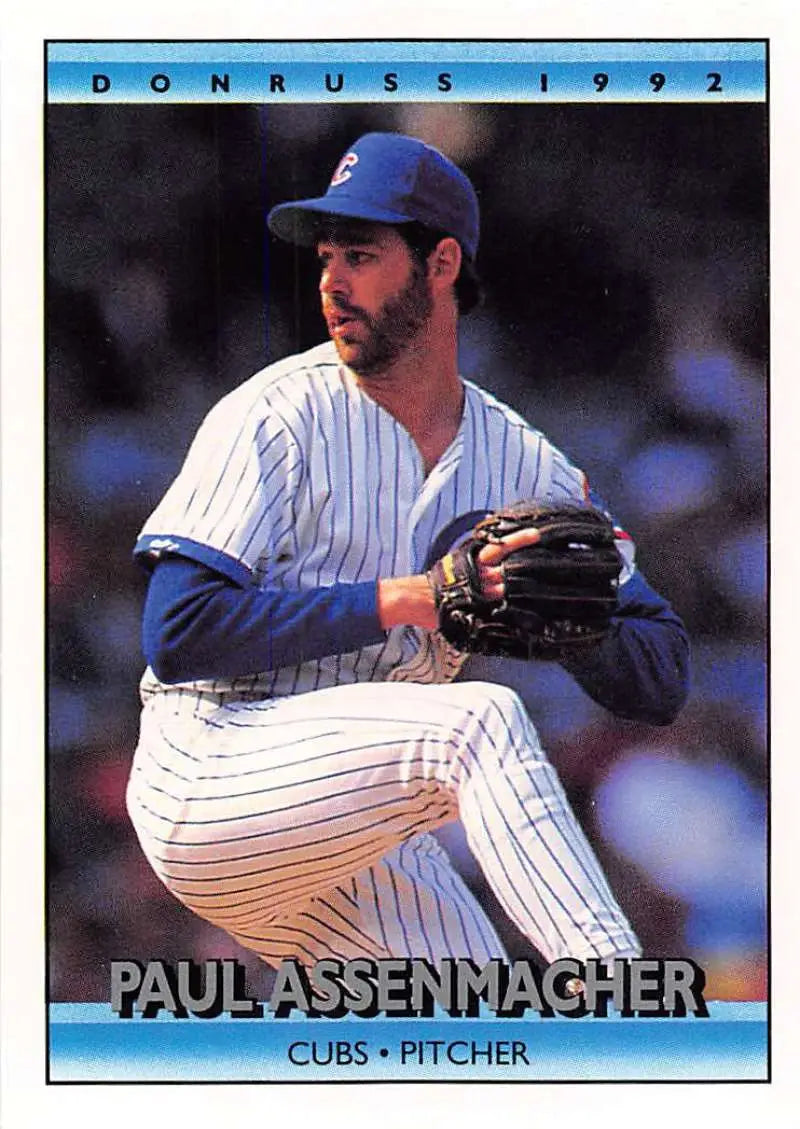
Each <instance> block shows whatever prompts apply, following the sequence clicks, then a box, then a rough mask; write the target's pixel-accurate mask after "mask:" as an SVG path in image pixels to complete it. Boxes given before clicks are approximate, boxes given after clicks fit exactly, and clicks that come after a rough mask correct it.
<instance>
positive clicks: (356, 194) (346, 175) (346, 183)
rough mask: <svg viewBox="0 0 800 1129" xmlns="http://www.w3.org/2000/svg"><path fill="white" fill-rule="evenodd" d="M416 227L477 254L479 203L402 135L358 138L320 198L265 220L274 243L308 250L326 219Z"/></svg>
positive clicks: (461, 178)
mask: <svg viewBox="0 0 800 1129" xmlns="http://www.w3.org/2000/svg"><path fill="white" fill-rule="evenodd" d="M332 216H334V217H335V216H339V217H342V218H344V219H355V220H369V221H372V222H375V223H390V224H404V223H419V224H422V226H423V227H427V228H430V229H431V230H433V231H441V232H444V233H445V234H446V235H451V236H453V238H454V239H457V240H458V242H459V243H460V244H461V249H462V251H463V253H464V254H465V255H466V257H467V258H468V259H474V258H475V254H476V252H477V250H478V230H479V212H478V197H477V196H476V195H475V189H474V188H473V187H472V184H471V182H470V180H469V178H468V177H467V176H466V175H465V174H464V173H463V172H462V171H461V169H459V168H458V167H457V166H456V165H454V164H453V162H452V161H450V160H448V158H447V157H445V156H444V155H443V154H442V153H440V152H439V150H438V149H434V148H433V146H431V145H426V144H425V143H424V142H422V141H419V140H418V139H417V138H416V137H405V136H404V135H403V134H401V133H365V134H364V136H363V137H361V138H359V140H358V141H356V143H355V144H354V145H353V146H351V148H350V149H348V150H347V152H346V153H345V154H344V156H343V157H342V159H341V160H340V161H339V164H338V165H337V166H336V168H335V170H334V173H333V176H332V178H331V182H330V184H329V185H328V190H327V192H326V193H325V195H324V196H318V197H315V198H314V199H310V200H295V201H291V202H289V203H287V204H278V205H277V207H275V208H273V209H272V210H271V211H270V213H269V215H268V216H267V223H268V224H269V228H270V230H271V231H272V232H274V234H275V235H277V236H278V237H279V238H280V239H285V240H287V241H288V242H289V243H299V244H301V245H303V246H313V245H314V243H316V242H317V239H318V238H319V235H320V228H321V225H322V223H323V221H324V220H325V218H326V217H327V218H330V217H332Z"/></svg>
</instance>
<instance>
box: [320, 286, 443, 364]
mask: <svg viewBox="0 0 800 1129" xmlns="http://www.w3.org/2000/svg"><path fill="white" fill-rule="evenodd" d="M432 309H433V299H432V298H431V293H430V288H429V286H428V279H427V276H426V274H425V272H424V271H423V270H422V269H421V268H420V267H418V266H417V265H416V264H415V265H414V267H413V268H412V271H411V277H410V278H409V280H408V282H407V283H406V285H405V286H404V288H403V289H402V290H401V291H400V292H399V293H397V294H395V295H394V296H393V297H392V298H387V300H386V301H385V302H384V304H383V306H382V307H381V309H380V310H378V312H377V313H375V314H368V313H366V311H364V310H362V309H360V308H359V307H357V306H348V307H345V308H344V309H343V310H342V312H343V313H347V314H349V315H350V316H352V317H354V318H356V319H358V321H359V322H360V330H361V332H360V334H359V336H358V337H357V338H355V337H352V336H347V334H344V335H341V336H340V335H337V336H335V337H334V344H335V346H336V351H337V353H338V354H339V358H340V360H341V361H342V362H343V363H344V364H346V365H347V367H348V368H349V369H351V370H352V371H353V372H354V373H356V374H357V375H358V376H375V375H377V374H379V373H382V372H385V371H386V370H387V369H388V368H390V367H391V365H392V364H393V362H394V361H396V360H397V358H398V357H400V356H402V354H403V353H405V352H406V351H407V350H408V348H409V347H410V345H411V342H412V341H413V340H414V338H415V337H416V335H417V334H418V333H419V330H420V329H421V328H422V326H423V325H424V324H425V322H426V321H427V320H428V318H429V317H430V315H431V310H432Z"/></svg>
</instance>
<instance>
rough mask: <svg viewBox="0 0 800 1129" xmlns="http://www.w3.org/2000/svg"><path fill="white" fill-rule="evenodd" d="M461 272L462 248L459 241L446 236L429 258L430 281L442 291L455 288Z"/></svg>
mask: <svg viewBox="0 0 800 1129" xmlns="http://www.w3.org/2000/svg"><path fill="white" fill-rule="evenodd" d="M460 270H461V246H460V244H459V242H458V240H457V239H453V237H452V236H450V235H448V236H445V238H444V239H440V240H439V242H438V243H437V244H436V246H435V247H434V249H433V250H432V251H431V253H430V255H429V256H428V279H429V281H430V284H431V285H432V286H433V287H435V288H441V289H442V290H444V289H446V288H447V287H450V286H453V285H454V283H455V281H456V279H457V278H458V274H459V271H460Z"/></svg>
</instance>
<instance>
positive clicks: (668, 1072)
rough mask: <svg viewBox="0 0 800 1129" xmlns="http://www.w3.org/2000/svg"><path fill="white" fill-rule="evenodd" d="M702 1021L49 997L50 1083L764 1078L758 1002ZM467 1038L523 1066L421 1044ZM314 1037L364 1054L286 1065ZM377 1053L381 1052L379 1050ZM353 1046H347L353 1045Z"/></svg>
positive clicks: (715, 1007) (763, 1027) (720, 1010)
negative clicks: (120, 1008)
mask: <svg viewBox="0 0 800 1129" xmlns="http://www.w3.org/2000/svg"><path fill="white" fill-rule="evenodd" d="M709 1012H710V1017H709V1018H708V1019H697V1018H694V1017H687V1018H686V1019H670V1018H664V1019H623V1018H622V1017H620V1016H618V1015H615V1016H609V1018H607V1019H592V1018H590V1017H587V1018H586V1019H583V1020H568V1019H564V1018H561V1017H559V1018H554V1019H542V1018H541V1017H540V1016H539V1015H538V1014H536V1013H534V1014H533V1017H532V1018H531V1019H525V1020H516V1019H515V1020H508V1019H497V1018H496V1017H492V1018H489V1019H479V1020H478V1019H476V1020H470V1019H449V1018H443V1017H437V1018H435V1019H413V1020H408V1019H394V1020H392V1019H372V1020H362V1019H358V1018H355V1017H352V1016H351V1017H348V1018H347V1019H342V1020H332V1021H331V1020H308V1019H305V1018H303V1019H290V1020H276V1019H273V1018H272V1017H270V1016H267V1017H265V1018H264V1019H231V1018H230V1017H229V1016H226V1017H219V1018H218V1019H209V1020H202V1019H187V1020H176V1019H172V1018H171V1017H164V1016H163V1014H162V1016H161V1017H160V1018H159V1019H157V1020H143V1019H141V1018H136V1019H132V1020H120V1019H118V1018H116V1017H114V1016H112V1013H111V1011H110V1008H109V1007H108V1005H105V1004H96V1005H80V1004H79V1005H69V1004H60V1005H52V1006H51V1009H50V1018H51V1022H50V1078H51V1081H53V1082H60V1081H64V1082H66V1081H71V1082H117V1081H119V1082H131V1081H152V1082H169V1081H191V1082H198V1081H208V1082H219V1081H241V1082H248V1081H249V1082H252V1081H264V1082H269V1081H292V1082H312V1081H326V1082H330V1081H339V1082H356V1081H390V1080H392V1081H398V1080H402V1081H417V1082H419V1081H428V1082H430V1081H462V1082H463V1081H468V1080H471V1081H491V1082H500V1081H511V1080H513V1081H527V1082H534V1081H571V1082H572V1081H607V1080H613V1081H636V1080H647V1081H687V1082H688V1081H759V1080H762V1081H763V1080H765V1079H766V1077H767V1022H766V1005H764V1004H757V1003H756V1004H720V1003H710V1004H709ZM435 1040H442V1041H443V1042H444V1043H446V1044H451V1043H456V1044H459V1045H458V1046H457V1047H456V1048H455V1051H454V1053H455V1055H456V1057H458V1058H463V1057H465V1055H466V1052H465V1048H464V1046H463V1044H464V1042H467V1043H470V1042H475V1043H476V1044H477V1045H478V1047H479V1048H482V1047H484V1046H485V1045H486V1044H488V1043H492V1044H493V1045H494V1046H497V1044H498V1042H501V1041H502V1043H504V1044H505V1046H506V1052H505V1053H506V1057H507V1058H508V1059H509V1060H510V1058H511V1053H510V1051H511V1043H512V1042H513V1041H517V1042H518V1043H522V1044H524V1047H525V1055H526V1057H527V1059H528V1063H527V1064H526V1063H525V1062H523V1061H522V1058H521V1056H518V1061H517V1063H516V1064H515V1065H512V1063H511V1062H510V1061H508V1062H507V1063H506V1064H491V1065H490V1064H488V1063H487V1062H486V1059H485V1058H483V1057H479V1058H478V1059H477V1060H476V1061H475V1062H474V1063H472V1064H469V1065H457V1064H454V1063H452V1062H449V1061H448V1060H447V1058H446V1056H444V1055H443V1054H442V1052H441V1051H440V1061H439V1062H438V1064H435V1063H434V1062H433V1049H432V1047H431V1046H430V1044H431V1043H432V1042H433V1041H435ZM312 1041H315V1042H316V1044H317V1049H318V1057H319V1058H325V1057H327V1055H328V1053H329V1044H333V1045H334V1047H335V1044H336V1043H337V1042H339V1043H341V1044H347V1045H349V1046H350V1047H351V1048H354V1044H355V1043H356V1042H357V1041H358V1042H359V1043H360V1044H362V1048H361V1049H362V1050H363V1053H364V1054H365V1055H366V1056H367V1058H368V1061H367V1062H366V1063H365V1064H363V1065H356V1064H354V1063H350V1064H346V1063H343V1062H342V1063H340V1064H339V1065H315V1064H313V1063H309V1065H294V1064H292V1062H291V1061H290V1059H289V1048H290V1046H291V1045H292V1044H295V1043H298V1042H300V1043H303V1044H306V1046H304V1047H301V1048H297V1049H296V1051H295V1054H296V1055H299V1056H300V1057H303V1058H305V1059H308V1058H310V1057H311V1053H310V1050H309V1047H308V1045H307V1044H309V1043H311V1042H312ZM404 1041H407V1042H411V1043H415V1044H420V1043H425V1044H428V1046H426V1047H425V1048H424V1054H423V1061H422V1062H420V1061H419V1055H418V1052H417V1050H416V1048H415V1049H414V1050H413V1051H410V1052H409V1053H407V1054H406V1057H405V1061H403V1055H402V1043H403V1042H404ZM381 1050H385V1051H386V1052H387V1053H386V1055H385V1056H383V1055H381ZM351 1053H352V1051H351Z"/></svg>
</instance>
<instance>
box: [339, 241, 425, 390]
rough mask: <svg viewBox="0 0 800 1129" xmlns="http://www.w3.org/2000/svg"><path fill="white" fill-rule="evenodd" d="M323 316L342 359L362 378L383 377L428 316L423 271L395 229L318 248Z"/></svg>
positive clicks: (406, 347)
mask: <svg viewBox="0 0 800 1129" xmlns="http://www.w3.org/2000/svg"><path fill="white" fill-rule="evenodd" d="M317 252H318V254H319V261H320V269H321V275H320V283H319V289H320V294H321V296H322V313H323V315H324V317H325V321H326V323H327V326H328V332H329V333H330V335H331V338H332V339H333V342H334V344H335V345H336V351H337V352H338V354H339V356H340V358H341V359H342V361H343V362H344V364H346V365H347V366H348V368H351V369H352V370H353V372H356V373H358V374H359V375H360V376H373V375H376V374H378V373H382V372H385V371H386V370H387V369H388V368H390V367H391V365H392V363H393V362H394V361H395V360H396V359H397V358H398V357H399V356H401V355H402V354H403V353H404V352H405V351H406V350H407V349H408V347H409V346H410V344H411V343H412V341H413V339H414V337H415V336H416V335H417V334H418V333H419V330H420V329H421V327H422V326H423V325H424V324H425V323H426V321H427V320H428V318H429V317H430V313H431V309H432V305H433V303H432V299H431V294H430V289H429V286H428V280H427V277H426V275H425V272H424V271H423V270H422V268H421V267H420V266H419V265H418V264H417V263H416V262H415V260H414V258H413V256H412V255H411V252H410V251H409V249H408V246H407V244H406V243H405V241H404V240H403V239H402V237H401V236H400V235H398V233H397V232H396V231H395V230H394V229H393V228H391V227H385V226H383V225H381V224H369V225H363V226H359V227H358V228H348V229H346V230H342V231H337V232H336V233H335V234H332V235H331V236H329V237H325V238H324V239H323V240H321V241H320V243H319V244H318V245H317Z"/></svg>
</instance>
